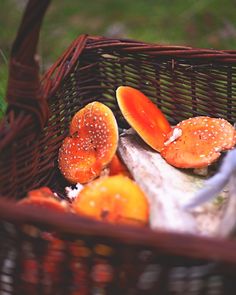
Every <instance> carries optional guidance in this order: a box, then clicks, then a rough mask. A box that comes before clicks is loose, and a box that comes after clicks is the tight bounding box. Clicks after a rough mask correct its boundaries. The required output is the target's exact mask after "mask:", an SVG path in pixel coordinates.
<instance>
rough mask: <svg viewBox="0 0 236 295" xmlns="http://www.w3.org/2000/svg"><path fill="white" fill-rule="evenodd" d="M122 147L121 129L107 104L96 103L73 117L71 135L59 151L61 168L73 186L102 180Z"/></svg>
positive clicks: (88, 105)
mask: <svg viewBox="0 0 236 295" xmlns="http://www.w3.org/2000/svg"><path fill="white" fill-rule="evenodd" d="M117 146H118V126H117V123H116V119H115V116H114V115H113V112H112V111H111V109H110V108H108V107H107V106H106V105H104V104H102V103H100V102H97V101H94V102H92V103H89V104H87V105H86V106H85V107H84V108H83V109H81V110H80V111H78V112H77V113H76V114H75V115H74V117H73V118H72V121H71V124H70V136H69V137H67V138H65V140H64V141H63V144H62V146H61V148H60V151H59V158H58V161H59V168H60V170H61V172H62V174H63V175H64V177H65V178H66V179H67V180H68V181H69V182H71V183H78V182H79V183H87V182H89V181H91V180H93V179H94V178H96V177H98V176H99V175H100V173H101V171H102V169H103V168H104V167H105V166H106V165H107V164H108V163H109V162H110V161H111V160H112V158H113V156H114V155H115V153H116V149H117Z"/></svg>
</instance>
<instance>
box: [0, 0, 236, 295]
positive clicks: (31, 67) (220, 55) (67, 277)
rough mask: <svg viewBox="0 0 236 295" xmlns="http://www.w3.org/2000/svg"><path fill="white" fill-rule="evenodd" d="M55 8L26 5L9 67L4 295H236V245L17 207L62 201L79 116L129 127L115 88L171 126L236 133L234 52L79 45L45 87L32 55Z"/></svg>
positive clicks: (0, 277) (1, 136) (2, 136)
mask: <svg viewBox="0 0 236 295" xmlns="http://www.w3.org/2000/svg"><path fill="white" fill-rule="evenodd" d="M48 2H49V1H47V0H41V1H36V0H31V1H29V3H28V6H27V8H26V11H25V14H24V17H23V20H22V23H21V26H20V28H19V31H18V34H17V37H16V40H15V42H14V44H13V47H12V54H11V60H10V63H9V83H8V89H7V99H8V103H9V107H8V111H7V114H6V115H5V117H4V118H3V120H2V122H1V125H0V195H1V196H2V198H1V200H0V294H130V295H131V294H132V295H133V294H194V295H197V294H235V293H236V283H235V282H236V254H235V253H236V251H235V249H236V242H235V241H233V240H230V239H228V240H216V239H213V238H211V239H208V238H202V237H201V238H200V237H194V236H189V235H184V234H174V233H169V232H153V231H151V230H149V229H136V228H135V229H134V228H132V227H131V228H130V227H124V226H123V227H122V226H113V225H108V224H103V223H97V222H93V221H90V220H87V219H82V218H79V217H78V216H74V215H73V214H69V213H68V214H57V213H51V212H49V211H48V210H46V209H42V210H38V209H35V208H32V210H30V211H25V210H24V209H22V208H19V207H17V206H15V204H14V200H15V199H19V198H22V197H23V196H24V195H25V194H26V192H27V191H29V190H31V189H34V188H37V187H39V186H46V185H48V186H50V187H51V188H52V189H53V190H55V191H56V192H57V193H58V194H59V196H60V197H62V198H64V197H65V196H64V188H65V186H66V185H68V183H66V182H65V180H64V179H63V178H62V177H61V175H60V173H59V171H58V167H57V155H58V149H59V147H60V145H61V143H62V140H63V139H64V138H65V136H66V135H67V134H68V125H69V122H70V120H71V117H72V116H73V114H74V113H75V112H76V111H78V110H79V109H80V108H81V107H83V106H84V105H86V104H87V103H89V102H91V101H94V100H97V101H101V102H103V103H105V104H106V105H107V106H109V107H110V108H111V109H112V110H113V112H114V114H115V115H116V118H117V121H118V123H119V126H120V127H122V128H125V127H127V125H126V123H125V121H124V119H123V117H122V116H121V114H120V112H119V109H118V107H117V103H116V99H115V90H116V88H117V87H118V86H120V85H130V86H133V87H136V88H138V89H140V90H141V91H143V92H144V93H145V94H146V95H147V96H148V97H150V98H151V99H152V100H153V102H154V103H156V104H157V105H158V107H159V108H160V109H161V110H162V111H163V112H164V113H165V114H166V116H167V118H168V120H169V121H170V122H171V123H172V124H175V123H177V122H179V121H181V120H183V119H186V118H189V117H192V116H197V115H208V116H213V117H222V118H225V119H227V120H228V121H229V122H231V123H234V122H236V51H233V50H228V51H227V50H225V51H220V50H218V51H216V50H209V49H198V48H191V47H186V46H162V45H157V44H147V43H143V42H140V41H133V40H119V39H108V38H104V37H100V36H87V35H82V36H79V37H78V38H77V39H76V40H75V41H74V42H73V43H72V44H71V45H70V46H69V47H68V49H67V50H66V52H65V53H64V54H62V56H61V57H60V58H59V60H58V61H57V62H56V63H55V64H54V65H53V66H52V67H51V68H50V69H49V70H48V72H47V73H45V74H44V76H43V79H42V80H41V81H40V79H39V68H38V65H37V62H36V61H35V53H36V48H37V42H38V37H39V31H40V25H41V21H42V18H43V15H44V13H45V11H46V9H47V5H48ZM48 232H53V233H54V236H56V237H57V239H55V238H52V236H51V234H49V233H48Z"/></svg>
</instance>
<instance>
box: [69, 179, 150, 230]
mask: <svg viewBox="0 0 236 295" xmlns="http://www.w3.org/2000/svg"><path fill="white" fill-rule="evenodd" d="M72 208H73V210H74V211H75V212H76V213H78V214H81V215H84V216H87V217H91V218H93V219H96V220H101V221H108V222H112V223H126V224H139V225H147V224H148V219H149V205H148V201H147V198H146V196H145V194H144V193H143V191H142V190H141V189H140V188H139V186H138V185H137V184H136V183H135V182H134V181H133V180H131V179H130V178H128V177H127V176H124V175H116V176H107V177H102V178H99V179H96V180H94V181H92V182H90V183H88V184H87V185H85V186H84V188H83V189H82V190H81V192H80V193H79V195H78V197H77V198H76V199H75V200H74V202H73V203H72Z"/></svg>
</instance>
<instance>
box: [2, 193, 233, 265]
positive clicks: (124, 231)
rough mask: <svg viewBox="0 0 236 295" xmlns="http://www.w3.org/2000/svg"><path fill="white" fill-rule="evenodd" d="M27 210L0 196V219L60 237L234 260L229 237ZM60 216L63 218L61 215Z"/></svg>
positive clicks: (190, 256) (196, 256)
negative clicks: (58, 234) (93, 239)
mask: <svg viewBox="0 0 236 295" xmlns="http://www.w3.org/2000/svg"><path fill="white" fill-rule="evenodd" d="M28 208H29V210H26V208H25V207H23V206H22V207H21V206H19V205H17V204H16V203H15V202H14V201H12V200H9V199H5V198H2V199H0V217H1V219H2V220H5V221H7V222H12V223H14V224H17V226H20V225H22V224H31V225H35V226H39V227H40V228H43V229H46V230H56V232H57V233H61V234H62V238H63V237H68V236H74V235H76V236H78V235H83V236H89V237H90V238H91V237H94V238H98V237H100V238H102V239H103V240H104V241H106V240H107V239H108V240H109V239H112V241H113V243H118V244H119V243H122V244H126V245H130V246H132V245H133V246H135V247H139V246H140V247H146V248H152V249H156V250H158V251H159V252H160V253H162V254H168V255H173V256H181V257H186V258H189V259H191V258H195V259H203V260H206V261H209V260H214V261H217V262H222V263H227V264H229V265H233V264H235V263H236V252H235V248H236V241H234V240H233V239H231V238H216V237H207V236H197V235H192V234H187V233H176V232H171V231H160V230H158V231H157V230H152V229H150V228H140V227H135V226H130V225H114V224H110V223H105V222H100V221H95V220H92V219H89V218H85V217H81V216H78V215H75V214H74V213H61V212H60V213H59V212H56V211H55V212H52V211H51V210H50V209H48V208H40V210H38V208H36V207H34V206H30V205H29V207H28ZM62 215H63V218H61V217H62Z"/></svg>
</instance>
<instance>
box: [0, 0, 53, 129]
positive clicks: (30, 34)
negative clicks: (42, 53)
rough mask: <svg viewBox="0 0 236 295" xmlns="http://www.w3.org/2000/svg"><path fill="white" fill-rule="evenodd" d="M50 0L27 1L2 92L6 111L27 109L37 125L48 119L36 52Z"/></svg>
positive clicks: (41, 124)
mask: <svg viewBox="0 0 236 295" xmlns="http://www.w3.org/2000/svg"><path fill="white" fill-rule="evenodd" d="M50 1H51V0H40V1H38V0H29V1H28V4H27V6H26V9H25V12H24V14H23V17H22V21H21V24H20V27H19V30H18V32H17V35H16V38H15V41H14V43H13V46H12V49H11V54H10V62H9V76H8V86H7V92H6V100H7V102H8V111H9V110H10V109H14V110H16V111H21V110H25V111H26V112H30V113H31V114H33V115H34V117H35V118H36V119H37V123H39V126H40V127H41V128H43V126H44V125H45V123H46V121H47V119H48V104H47V101H46V98H45V96H44V95H43V93H42V91H41V89H40V79H39V63H38V60H37V55H36V51H37V45H38V40H39V34H40V27H41V23H42V20H43V16H44V14H45V12H46V10H47V7H48V5H49V3H50Z"/></svg>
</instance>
